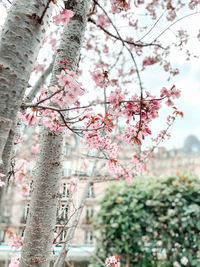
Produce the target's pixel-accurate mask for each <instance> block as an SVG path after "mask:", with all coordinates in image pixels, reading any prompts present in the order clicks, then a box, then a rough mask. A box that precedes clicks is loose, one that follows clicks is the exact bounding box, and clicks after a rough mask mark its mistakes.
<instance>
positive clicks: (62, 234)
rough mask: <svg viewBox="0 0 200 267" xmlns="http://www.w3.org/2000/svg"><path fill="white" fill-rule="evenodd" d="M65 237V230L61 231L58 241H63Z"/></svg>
mask: <svg viewBox="0 0 200 267" xmlns="http://www.w3.org/2000/svg"><path fill="white" fill-rule="evenodd" d="M66 235H67V230H63V231H62V233H61V235H60V241H64V240H65V237H66Z"/></svg>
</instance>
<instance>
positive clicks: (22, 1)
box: [0, 0, 52, 171]
mask: <svg viewBox="0 0 200 267" xmlns="http://www.w3.org/2000/svg"><path fill="white" fill-rule="evenodd" d="M49 3H50V1H49V0H43V1H40V0H31V1H27V0H15V1H13V4H12V6H11V8H10V10H9V13H8V16H7V19H6V22H5V24H4V26H3V29H2V32H1V42H0V167H1V169H0V171H3V165H4V159H3V153H4V149H5V147H8V146H6V142H7V139H8V136H9V133H10V130H11V128H12V126H13V125H14V122H15V120H16V115H17V111H18V110H19V108H20V105H21V103H22V99H23V96H24V92H25V89H26V86H27V83H28V80H29V77H30V74H31V71H32V69H33V65H34V62H35V60H36V57H37V55H38V52H39V49H40V46H41V43H42V41H43V38H44V34H45V28H46V26H47V23H48V20H49V16H50V14H51V9H52V8H47V10H46V7H47V6H48V5H49ZM50 5H51V6H52V4H51V3H50ZM45 10H46V12H45V14H44V16H43V13H44V11H45ZM41 19H42V20H41ZM4 154H5V153H4ZM4 167H5V166H4Z"/></svg>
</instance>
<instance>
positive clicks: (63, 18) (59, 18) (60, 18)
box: [53, 9, 74, 25]
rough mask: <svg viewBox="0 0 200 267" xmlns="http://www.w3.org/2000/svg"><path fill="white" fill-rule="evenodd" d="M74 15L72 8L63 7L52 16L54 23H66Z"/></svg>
mask: <svg viewBox="0 0 200 267" xmlns="http://www.w3.org/2000/svg"><path fill="white" fill-rule="evenodd" d="M73 16H74V12H73V11H72V10H68V9H65V10H63V11H62V12H61V13H60V14H59V15H56V16H54V17H53V19H54V22H55V24H60V23H63V25H66V24H67V23H68V22H69V20H70V19H71V18H72V17H73Z"/></svg>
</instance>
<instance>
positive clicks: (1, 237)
mask: <svg viewBox="0 0 200 267" xmlns="http://www.w3.org/2000/svg"><path fill="white" fill-rule="evenodd" d="M5 234H6V233H5V231H4V230H0V242H4V239H5Z"/></svg>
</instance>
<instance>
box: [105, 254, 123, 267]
mask: <svg viewBox="0 0 200 267" xmlns="http://www.w3.org/2000/svg"><path fill="white" fill-rule="evenodd" d="M105 264H106V266H111V267H120V257H119V256H118V255H114V256H111V257H109V258H107V259H106V261H105Z"/></svg>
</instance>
